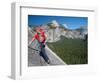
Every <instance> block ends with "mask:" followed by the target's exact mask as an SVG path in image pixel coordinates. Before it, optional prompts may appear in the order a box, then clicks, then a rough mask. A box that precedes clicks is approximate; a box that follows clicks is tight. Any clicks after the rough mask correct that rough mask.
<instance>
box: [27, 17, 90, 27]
mask: <svg viewBox="0 0 100 82" xmlns="http://www.w3.org/2000/svg"><path fill="white" fill-rule="evenodd" d="M53 20H56V21H57V22H58V23H59V24H64V25H67V26H68V28H69V29H76V28H79V27H80V26H86V27H87V26H88V18H87V17H71V16H43V15H28V25H42V24H47V23H50V22H51V21H53Z"/></svg>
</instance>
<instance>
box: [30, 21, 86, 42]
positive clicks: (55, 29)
mask: <svg viewBox="0 0 100 82" xmlns="http://www.w3.org/2000/svg"><path fill="white" fill-rule="evenodd" d="M42 27H43V28H44V29H45V32H46V34H47V36H48V37H47V42H56V41H58V40H60V36H65V37H66V38H68V39H69V38H71V39H76V38H79V39H85V36H86V35H87V29H86V27H80V28H78V29H75V30H70V29H68V26H67V25H66V24H62V25H61V24H59V23H58V22H57V21H56V20H53V21H51V23H49V24H46V25H42ZM33 29H34V27H33ZM31 30H32V29H31Z"/></svg>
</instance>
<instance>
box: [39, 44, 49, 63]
mask: <svg viewBox="0 0 100 82" xmlns="http://www.w3.org/2000/svg"><path fill="white" fill-rule="evenodd" d="M40 47H41V51H40V56H42V57H43V59H44V60H45V61H46V62H48V60H49V58H48V56H47V54H46V52H45V45H44V44H43V43H42V42H41V43H40Z"/></svg>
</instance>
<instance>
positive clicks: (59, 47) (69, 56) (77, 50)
mask: <svg viewBox="0 0 100 82" xmlns="http://www.w3.org/2000/svg"><path fill="white" fill-rule="evenodd" d="M47 45H48V47H49V48H50V49H51V50H52V51H54V52H55V53H56V54H57V55H58V56H59V57H60V58H61V59H62V60H63V61H64V62H66V64H87V63H88V53H87V41H84V40H81V39H67V38H65V37H63V36H62V37H61V40H60V41H57V42H53V43H47Z"/></svg>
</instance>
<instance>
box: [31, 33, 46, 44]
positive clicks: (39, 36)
mask: <svg viewBox="0 0 100 82" xmlns="http://www.w3.org/2000/svg"><path fill="white" fill-rule="evenodd" d="M34 39H37V40H38V41H39V42H43V43H45V40H46V36H45V33H44V32H41V33H40V34H38V33H36V34H35V35H34V37H33V38H32V41H34Z"/></svg>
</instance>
